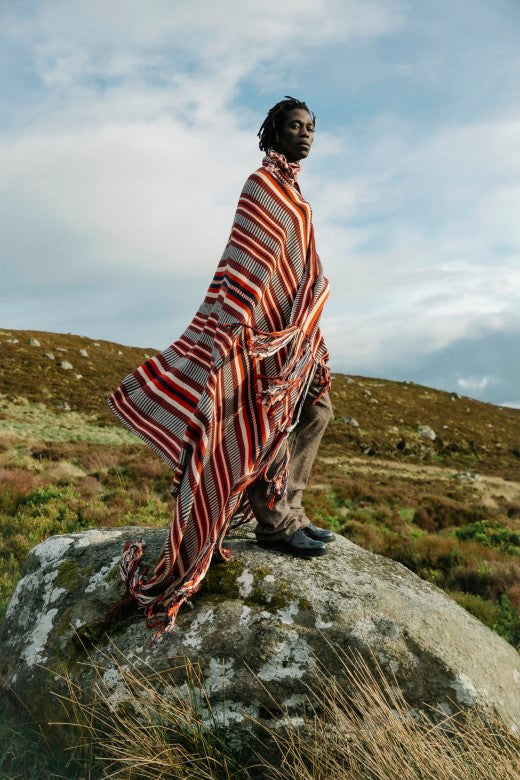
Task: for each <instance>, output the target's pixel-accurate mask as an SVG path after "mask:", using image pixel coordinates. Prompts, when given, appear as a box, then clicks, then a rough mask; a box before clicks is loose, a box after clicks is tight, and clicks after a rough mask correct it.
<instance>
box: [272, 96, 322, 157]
mask: <svg viewBox="0 0 520 780" xmlns="http://www.w3.org/2000/svg"><path fill="white" fill-rule="evenodd" d="M313 141H314V122H313V121H312V117H311V115H310V114H309V112H308V111H306V110H305V109H304V108H292V109H291V110H290V111H288V112H287V114H286V116H285V119H284V123H283V125H282V128H281V130H280V131H279V133H278V147H279V149H280V151H281V152H282V154H284V155H285V156H286V157H287V159H288V160H289V162H297V161H298V160H303V159H304V158H305V157H307V156H308V154H309V152H310V150H311V145H312V142H313Z"/></svg>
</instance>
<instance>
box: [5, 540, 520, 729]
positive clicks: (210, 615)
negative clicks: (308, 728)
mask: <svg viewBox="0 0 520 780" xmlns="http://www.w3.org/2000/svg"><path fill="white" fill-rule="evenodd" d="M128 538H134V539H135V538H143V539H144V540H145V541H146V544H147V556H148V560H149V561H153V559H154V557H155V556H156V554H157V552H158V551H159V549H160V547H161V544H162V541H163V538H164V530H151V529H144V528H124V529H106V530H90V531H86V532H85V533H80V534H70V535H64V536H55V537H51V538H50V539H47V540H46V541H45V542H43V543H42V544H39V545H38V546H37V547H35V548H34V549H33V550H32V551H31V553H30V554H29V556H28V558H27V560H26V563H25V570H24V575H25V576H24V577H23V578H22V579H21V581H20V582H19V584H18V587H17V589H16V592H15V593H14V595H13V598H12V600H11V603H10V605H9V608H8V610H7V614H6V617H5V621H4V623H3V626H2V629H1V633H0V671H1V675H2V679H3V685H4V687H5V689H6V690H7V692H8V693H9V695H10V696H11V699H12V701H13V702H14V704H15V706H16V708H17V709H18V710H20V709H21V706H20V705H21V704H23V706H24V707H25V708H26V711H27V712H28V713H30V715H31V717H32V718H33V719H34V720H36V721H43V722H53V721H61V720H63V711H62V708H61V704H60V702H59V699H58V698H57V697H55V696H53V695H51V692H54V693H58V694H59V693H63V692H64V688H63V681H62V678H61V674H62V672H63V671H64V669H68V670H69V672H70V673H71V674H72V675H73V678H74V681H75V682H76V683H77V684H78V685H79V686H80V688H81V689H82V690H83V692H84V695H85V696H87V697H88V696H89V694H90V691H91V690H92V689H93V670H92V668H91V666H90V665H88V664H84V663H83V662H84V661H85V660H86V659H87V658H88V657H90V658H91V659H92V660H93V661H94V662H95V663H98V664H99V665H100V666H101V667H102V668H103V669H104V670H105V671H104V673H103V674H102V676H101V678H100V681H98V683H99V682H100V684H102V685H104V686H105V688H106V695H107V696H108V698H109V700H110V701H111V702H112V704H113V706H114V707H118V706H119V705H121V703H123V702H124V701H125V698H129V697H130V693H129V691H128V689H127V688H126V687H125V684H124V681H122V680H121V677H120V674H119V672H118V669H120V668H121V667H120V664H121V658H124V659H127V662H128V664H132V665H134V668H137V669H139V668H142V669H148V670H149V671H150V672H154V671H164V670H167V669H168V670H170V671H169V672H168V674H170V675H171V679H172V684H174V685H177V686H183V685H184V684H185V682H186V681H185V679H183V676H182V675H183V672H182V668H181V667H180V666H179V663H178V658H179V656H182V657H187V658H189V659H192V660H195V661H198V662H199V663H200V667H201V671H202V679H203V682H204V688H205V690H206V693H207V695H208V697H209V703H210V704H211V705H212V707H213V718H215V715H216V716H217V718H219V717H221V718H222V719H223V720H225V722H226V723H227V724H228V725H233V732H234V734H235V736H237V735H240V733H241V730H246V731H247V730H248V729H251V728H256V726H255V725H254V720H256V721H257V722H258V723H261V722H264V723H267V724H270V725H275V722H276V718H278V719H280V718H282V716H283V714H284V713H285V716H284V718H282V719H285V721H286V722H289V723H294V724H295V725H297V724H298V723H301V716H302V715H303V712H304V707H305V700H306V684H307V683H308V682H309V681H311V680H312V676H313V671H314V670H315V667H316V664H317V659H319V662H320V664H321V665H322V667H323V668H324V669H325V670H326V673H327V674H329V675H334V676H336V677H341V674H342V672H341V668H340V664H338V658H337V655H336V653H335V651H334V648H335V647H337V648H340V649H341V650H346V651H348V650H349V649H355V650H358V651H359V652H361V653H362V655H363V656H364V657H365V658H366V659H367V660H368V662H369V664H374V663H378V664H380V666H381V667H382V669H383V670H384V671H385V672H386V673H388V675H390V676H392V675H394V676H395V679H396V680H397V683H398V684H399V685H400V687H401V688H402V691H403V693H404V695H405V697H406V699H407V700H408V702H409V703H410V704H411V706H412V707H413V708H414V709H415V710H416V711H421V710H424V709H425V708H426V707H429V706H433V707H435V709H436V711H437V712H438V713H445V714H450V713H453V712H454V711H455V710H458V709H459V708H460V709H462V710H463V711H472V710H478V711H487V712H489V711H494V712H495V713H496V714H497V715H498V716H499V717H500V718H501V720H502V721H503V722H504V723H505V724H506V725H507V727H508V728H509V729H510V730H512V731H516V730H518V729H520V656H519V655H518V654H517V653H516V652H515V650H514V649H513V648H512V647H511V646H510V645H508V644H507V643H506V642H505V641H504V640H502V639H501V638H500V637H499V636H497V635H496V634H494V633H493V632H491V631H490V630H488V629H487V628H486V627H484V626H483V625H482V624H481V623H479V622H478V621H477V620H476V619H475V618H473V617H472V616H471V615H469V614H468V613H467V612H466V611H465V610H463V609H462V608H461V607H459V606H458V605H457V604H456V603H455V602H453V601H451V600H450V599H449V598H448V597H446V596H445V595H444V594H443V593H442V592H441V591H440V590H439V589H437V588H436V587H434V586H432V585H429V584H428V583H426V582H425V581H423V580H421V579H419V578H418V577H417V576H415V575H414V574H413V573H411V572H410V571H408V570H407V569H406V568H405V567H403V566H401V565H400V564H398V563H395V562H393V561H391V560H389V559H386V558H383V557H381V556H378V555H374V554H372V553H370V552H367V551H366V550H363V549H361V548H360V547H357V546H356V545H354V544H352V543H351V542H349V541H347V540H346V539H343V538H338V539H337V541H336V542H335V544H333V545H332V546H331V549H330V552H329V554H328V555H326V556H324V557H322V558H317V559H313V560H298V559H293V558H291V557H289V556H287V555H284V554H282V553H278V552H271V551H267V550H264V549H261V548H260V547H258V546H257V545H256V544H255V543H254V539H253V537H252V535H251V534H250V533H248V532H247V531H244V530H243V529H241V530H240V531H237V532H235V535H234V536H233V537H232V538H230V539H229V544H230V547H231V549H232V551H233V560H232V561H231V562H230V563H229V564H215V565H214V566H212V567H211V569H210V571H209V573H208V575H207V577H206V580H205V581H204V583H203V587H202V588H201V590H200V591H199V593H198V594H197V596H196V597H195V598H194V599H193V603H192V609H190V608H189V607H188V606H186V607H184V608H183V610H182V611H181V613H180V615H179V617H178V620H177V623H176V626H175V629H174V631H173V633H172V634H171V635H169V636H167V637H164V638H163V639H162V640H160V642H159V643H158V644H157V646H156V647H155V648H154V649H151V648H150V639H151V632H150V631H149V630H147V629H146V628H145V626H144V623H143V618H142V614H141V613H139V612H138V611H137V610H136V609H135V607H134V606H133V605H130V606H126V607H123V608H121V609H120V610H119V611H118V612H116V614H115V615H112V616H109V615H108V614H107V612H108V609H109V607H110V606H111V605H113V604H114V603H115V602H117V601H118V600H119V599H120V598H121V597H122V590H121V587H122V586H121V583H120V581H119V575H118V570H117V563H118V560H119V557H120V552H121V543H122V541H123V540H125V539H128ZM112 658H115V659H117V661H114V663H113V664H112V662H111V659H112ZM340 682H341V680H340ZM273 702H278V703H279V705H280V708H279V709H278V712H276V711H275V710H276V707H274V705H273ZM201 706H205V705H204V704H203V705H201ZM429 714H430V716H431V711H429ZM248 716H253V720H251V719H250V718H248ZM57 738H58V739H62V740H63V742H66V740H67V736H66V732H65V730H63V731H61V732H60V731H59V730H58V732H57Z"/></svg>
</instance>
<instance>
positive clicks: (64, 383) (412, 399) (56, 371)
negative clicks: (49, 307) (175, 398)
mask: <svg viewBox="0 0 520 780" xmlns="http://www.w3.org/2000/svg"><path fill="white" fill-rule="evenodd" d="M157 351H158V350H157V349H154V348H152V347H147V348H141V347H127V346H123V345H121V344H118V343H117V342H112V341H105V340H102V339H98V340H96V339H91V338H88V337H86V336H78V335H74V334H71V333H67V334H59V333H50V332H46V331H34V330H13V329H0V365H1V367H2V372H1V379H0V393H1V394H2V395H3V396H4V398H6V399H7V400H11V401H12V400H13V399H15V398H20V397H21V398H25V399H27V400H28V401H30V402H32V403H44V404H45V405H46V406H47V407H48V408H49V409H51V410H53V411H56V412H63V414H66V413H67V412H68V411H76V412H82V413H87V414H89V415H91V416H92V417H93V418H94V419H95V420H96V422H97V424H98V425H101V426H106V425H107V424H108V425H111V426H112V425H114V426H119V423H118V422H117V420H116V419H115V418H114V416H113V415H112V413H111V412H110V410H109V409H108V407H107V406H106V398H107V397H108V396H109V395H110V393H111V392H112V390H113V389H114V388H115V387H116V386H117V385H118V384H119V383H120V381H121V380H122V379H123V377H125V376H126V375H127V374H128V373H129V372H130V371H132V370H133V369H134V368H136V367H137V366H138V365H140V364H141V363H142V362H143V361H144V360H145V359H146V358H147V357H151V356H152V355H153V354H155V353H156V352H157ZM332 400H333V403H334V409H335V418H334V420H333V421H332V422H331V424H330V426H329V429H328V431H327V435H326V441H327V451H328V452H330V453H332V454H334V453H337V454H343V455H344V454H348V453H351V454H352V455H360V456H363V457H369V458H376V457H377V458H385V459H391V460H397V461H408V462H411V463H418V462H419V463H420V462H432V463H434V464H438V465H439V466H445V467H452V468H456V469H471V470H474V471H478V472H479V473H482V474H488V475H496V476H501V477H504V478H506V479H513V480H518V479H520V410H519V409H511V408H508V407H499V406H495V405H493V404H490V403H483V402H481V401H476V400H474V399H471V398H468V397H466V396H459V395H457V394H455V393H448V392H445V391H442V390H435V389H432V388H429V387H425V386H422V385H417V384H414V383H412V382H395V381H390V380H385V379H375V378H365V377H360V376H344V375H342V374H336V375H334V376H333V389H332Z"/></svg>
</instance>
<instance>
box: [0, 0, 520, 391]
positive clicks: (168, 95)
mask: <svg viewBox="0 0 520 780" xmlns="http://www.w3.org/2000/svg"><path fill="white" fill-rule="evenodd" d="M446 7H447V6H446ZM129 8H130V10H129ZM425 18H427V16H426V17H421V16H420V14H419V17H418V16H417V13H416V10H414V9H413V8H412V6H410V4H409V3H407V2H399V1H398V0H396V1H395V2H394V1H393V0H380V1H376V0H373V1H372V2H371V1H370V0H365V1H364V2H361V1H360V0H344V1H343V2H342V1H341V0H301V2H299V3H297V4H296V3H294V4H293V3H280V2H278V0H265V2H263V3H260V2H257V0H246V1H245V2H243V3H241V4H240V6H238V7H237V5H236V3H234V2H232V0H225V2H219V3H213V2H209V0H208V1H207V2H202V0H199V1H198V2H175V3H172V2H170V1H169V0H155V2H154V3H153V4H150V3H149V2H146V1H145V0H134V2H132V4H131V7H130V6H129V5H128V3H126V2H122V0H121V1H120V0H108V2H106V1H105V2H103V3H101V2H99V0H90V2H87V0H78V2H75V3H70V2H66V1H65V0H62V1H61V2H55V1H54V2H50V1H49V2H45V1H42V2H39V3H35V4H32V5H25V6H24V5H23V4H19V3H16V2H7V3H3V4H2V5H1V7H0V26H1V28H2V30H3V33H4V36H8V38H9V40H10V42H11V43H12V44H13V47H14V48H16V47H19V48H18V49H16V51H18V55H17V56H18V57H19V58H20V59H19V60H18V61H17V62H18V63H23V65H24V68H31V67H32V69H33V70H32V72H31V74H30V76H31V78H30V79H29V81H30V85H29V86H28V88H27V94H26V95H24V94H23V92H22V93H20V94H18V93H16V94H14V93H13V96H12V101H13V104H15V103H16V105H17V112H16V114H13V119H12V121H11V123H10V124H9V125H7V123H6V126H5V128H4V131H3V133H2V135H0V168H1V169H2V181H1V182H0V199H1V202H2V207H3V211H4V215H5V218H4V220H3V225H2V226H0V231H1V235H0V240H1V241H2V246H3V256H4V266H3V268H2V277H3V289H4V293H3V294H4V299H5V296H6V294H7V293H9V294H11V295H13V296H17V297H16V298H14V299H13V300H12V301H11V302H10V304H9V309H8V313H9V317H12V319H10V323H9V324H11V326H12V327H30V326H31V321H30V319H31V316H32V318H33V319H32V322H38V327H43V326H42V325H41V323H45V322H48V329H53V327H57V325H56V323H59V324H60V327H62V329H65V330H69V329H74V330H76V331H80V330H81V329H83V330H85V328H86V325H85V323H88V322H89V318H88V317H87V316H86V315H85V314H83V307H84V310H85V311H87V312H88V310H89V306H88V303H87V301H88V300H89V298H88V296H89V295H90V296H91V298H90V300H91V306H90V312H89V314H93V313H96V312H97V311H99V312H100V314H99V315H97V314H95V316H93V317H92V316H91V321H93V322H95V323H96V327H102V328H103V329H105V330H104V331H103V332H100V331H99V330H98V331H97V332H96V334H95V335H97V336H99V337H102V336H105V337H107V338H120V340H121V341H124V342H125V343H140V342H141V340H142V339H144V335H143V334H144V333H145V334H146V339H145V340H146V342H147V343H148V344H151V343H152V344H153V343H155V344H157V346H161V344H164V343H166V342H167V341H168V340H169V339H170V338H171V334H172V330H171V327H172V310H175V325H176V327H177V324H179V325H180V323H181V322H182V321H187V320H188V319H189V317H190V316H191V314H192V311H193V308H194V307H195V306H196V305H198V303H199V302H200V299H201V298H202V296H203V294H204V291H205V287H206V285H207V283H208V281H209V278H210V276H211V274H212V273H213V270H214V267H215V265H216V263H217V262H218V259H219V257H220V254H221V252H222V250H223V248H224V245H225V242H226V240H227V235H228V231H229V227H230V225H231V220H232V216H233V209H234V206H235V203H236V200H237V196H238V193H239V190H240V187H241V185H242V183H243V180H244V179H245V177H246V176H247V174H248V173H249V172H250V170H251V169H252V168H253V167H254V166H255V164H257V161H258V150H257V145H256V138H255V133H256V128H257V126H258V124H259V115H258V109H257V106H258V101H259V96H262V95H265V101H264V102H265V103H266V104H267V105H269V103H270V102H271V99H272V95H273V94H274V95H276V96H279V95H280V94H284V93H285V91H286V89H287V90H288V89H289V87H287V88H286V87H285V84H286V83H287V84H290V85H294V84H295V83H296V84H300V85H303V86H305V84H306V83H307V81H309V80H310V79H311V77H312V76H313V75H314V70H313V69H314V68H315V67H316V62H318V60H319V57H321V58H322V60H320V62H321V63H322V64H321V66H320V67H322V68H323V70H322V71H320V72H319V73H318V76H317V77H316V78H317V79H318V82H319V87H320V88H319V90H318V91H317V92H315V94H316V96H317V97H320V96H322V93H323V95H325V97H321V99H322V102H323V104H324V105H328V103H327V100H328V101H329V103H330V104H331V105H333V107H334V109H335V111H336V114H334V115H332V114H330V115H329V116H328V117H325V120H324V122H323V127H322V124H321V119H320V117H319V123H320V124H319V125H318V127H319V133H318V135H317V139H316V144H315V147H314V149H313V153H312V155H311V157H310V158H309V160H308V161H306V163H305V166H304V171H303V173H302V178H301V182H302V186H303V189H304V194H306V195H308V197H309V199H310V201H311V203H312V204H313V207H314V209H315V222H316V229H317V241H318V250H319V252H320V255H321V256H322V259H323V262H324V265H325V268H326V272H327V273H328V275H329V277H330V279H331V282H332V285H333V290H332V296H331V299H330V301H329V304H328V306H327V309H326V317H325V320H324V330H325V333H326V336H327V340H328V343H329V346H330V349H331V353H332V356H333V359H334V365H335V367H336V368H341V369H343V370H347V371H348V370H351V366H352V365H355V366H356V367H357V370H366V371H367V372H369V371H372V370H374V368H375V367H376V368H377V370H380V371H381V372H382V371H383V370H390V369H391V367H392V366H403V365H409V366H412V367H413V365H414V362H415V361H416V360H417V358H418V357H419V356H424V355H425V354H429V355H435V354H436V353H438V352H439V350H443V349H445V348H447V347H449V345H451V344H456V343H458V342H459V341H461V340H464V339H468V338H470V337H473V336H478V334H481V335H485V334H488V333H493V332H498V331H501V330H503V331H507V332H515V331H517V330H518V331H520V321H519V319H520V318H519V315H518V314H517V312H518V311H520V306H519V304H520V271H519V270H518V269H519V267H520V266H519V263H518V260H519V254H520V227H519V223H518V219H517V215H518V213H520V184H519V179H520V177H519V174H520V145H519V144H518V140H517V139H518V138H519V137H520V133H519V131H520V114H519V113H518V107H517V106H516V105H515V103H514V101H510V103H509V105H508V111H507V113H506V114H505V113H497V115H496V116H491V117H490V116H489V114H485V115H484V114H483V115H480V114H478V113H476V114H475V115H473V116H471V117H467V118H465V119H464V120H461V118H460V117H457V116H455V115H452V116H449V117H447V118H445V119H444V120H443V121H441V120H439V122H437V124H435V125H434V126H432V127H431V128H429V127H428V126H427V125H421V124H420V123H418V121H417V118H416V116H415V114H414V111H413V109H414V105H413V100H414V99H415V100H417V96H416V95H415V97H414V98H412V97H410V95H411V94H412V93H411V92H410V91H408V92H405V93H403V96H401V95H400V94H399V93H398V92H396V93H395V98H394V107H393V110H392V107H389V104H388V103H386V104H385V108H384V109H383V108H379V107H378V101H381V102H383V98H382V97H381V91H382V85H384V86H385V88H386V86H387V85H386V84H385V83H384V82H383V81H382V80H381V79H383V76H384V71H385V68H387V67H388V66H387V61H385V59H384V57H383V54H382V49H381V48H380V44H381V42H382V41H385V40H386V39H387V38H388V36H393V37H390V38H388V40H390V41H391V44H392V47H394V49H395V47H396V46H398V44H399V45H400V44H401V43H402V42H403V41H406V40H407V39H406V35H408V36H413V35H416V36H417V37H416V38H415V39H414V40H413V45H417V44H418V43H420V44H421V46H423V45H424V46H426V44H427V43H428V39H427V33H426V30H427V29H428V27H427V25H425V26H424V28H423V29H422V30H421V33H420V35H419V34H418V32H417V30H418V29H419V28H420V26H421V24H422V23H424V20H425ZM454 18H455V17H454ZM457 18H458V17H457ZM421 20H422V21H421ZM452 23H453V19H452V18H451V17H449V16H447V17H446V18H445V19H443V18H442V15H441V16H440V17H439V21H438V25H439V26H437V27H436V28H435V30H434V31H433V33H432V36H433V37H432V39H431V40H434V41H435V46H438V42H439V41H440V40H441V39H442V35H441V32H442V25H443V24H444V25H447V26H448V27H449V30H450V34H452V33H453V29H452V26H451V27H450V25H452ZM448 27H447V28H448ZM447 28H446V29H447ZM468 34H469V33H468ZM398 35H400V36H402V37H401V38H399V39H397V36H398ZM403 36H405V37H403ZM421 36H422V37H421ZM480 42H481V49H482V52H485V51H488V50H487V49H486V48H485V43H486V41H485V39H482V40H481V41H480ZM482 42H483V43H482ZM475 45H477V44H476V43H475ZM378 46H379V48H377V47H378ZM370 47H372V48H370ZM392 47H391V48H392ZM332 50H334V57H335V58H336V59H335V60H333V58H332V55H330V57H329V52H330V51H332ZM492 50H493V51H495V49H494V48H493V49H492ZM421 51H422V50H421ZM489 51H491V50H489ZM425 52H426V53H425V54H424V55H422V58H421V57H419V61H418V62H417V63H415V62H414V60H413V56H412V55H413V46H412V55H410V53H408V54H407V53H406V51H404V50H403V51H402V52H399V57H397V58H396V59H395V60H392V59H390V63H391V67H393V68H394V69H395V74H397V77H398V79H399V85H400V86H402V87H403V89H404V90H412V89H413V88H415V89H417V90H418V93H421V90H425V92H426V91H427V90H429V89H432V90H433V89H435V90H439V92H442V89H443V88H446V89H448V86H449V85H447V84H443V82H442V79H446V78H447V74H448V73H449V68H450V67H452V66H453V60H451V59H450V58H449V57H448V58H447V59H446V58H445V57H444V58H443V51H441V50H440V49H438V50H437V49H436V50H435V52H434V53H433V54H432V52H431V51H430V53H429V54H428V52H427V50H426V49H425ZM509 55H510V56H509ZM509 55H508V51H507V50H505V51H504V53H503V57H504V58H508V59H507V62H510V63H511V65H510V67H511V68H512V69H513V70H514V69H515V68H517V65H515V58H514V56H513V52H512V51H509ZM13 56H14V55H13ZM353 62H354V63H358V65H357V68H358V70H359V72H358V71H357V70H356V67H353V68H351V67H349V68H348V73H347V72H346V68H347V67H348V66H349V65H350V64H352V63H353ZM457 62H458V61H457ZM490 62H491V60H490ZM365 63H367V64H368V67H366V68H365V67H364V64H365ZM491 64H492V63H491ZM495 64H496V67H497V68H498V71H497V72H499V73H500V78H501V79H503V78H505V69H506V65H505V63H504V61H502V60H501V61H500V63H495ZM11 65H12V63H11ZM415 65H417V67H415ZM441 65H442V68H441ZM490 67H491V65H490ZM7 70H8V68H6V69H5V71H6V72H7ZM11 70H13V68H11ZM14 70H16V68H14ZM22 70H23V69H22ZM493 72H494V71H493ZM343 73H344V78H345V81H348V85H349V86H348V90H347V92H346V93H340V94H333V93H332V92H331V94H330V98H327V97H326V96H327V90H328V88H329V77H330V76H334V75H335V78H336V81H335V82H334V83H335V84H338V83H340V81H341V79H342V78H343ZM468 73H469V71H468ZM337 74H339V76H338V75H337ZM298 78H299V80H298ZM457 78H460V81H461V83H462V82H463V78H462V76H460V74H459V75H458V76H457ZM320 79H321V81H320ZM378 79H379V81H378ZM439 79H440V80H439ZM244 84H247V85H249V87H250V91H251V90H252V91H253V92H254V94H255V99H256V102H255V104H254V106H253V105H252V104H251V103H250V102H248V101H247V100H244V99H243V95H242V94H241V90H242V89H243V87H244ZM251 85H253V86H251ZM403 85H404V86H403ZM356 88H357V89H358V90H359V91H362V92H366V94H367V96H370V95H371V94H372V93H371V89H372V88H373V89H374V90H375V92H374V94H375V96H376V97H375V98H373V97H372V99H373V100H375V107H372V108H370V107H367V105H368V104H367V105H364V104H363V103H362V102H361V103H360V105H361V109H362V110H364V111H365V112H366V117H364V116H363V119H362V120H359V121H356V122H354V121H353V122H351V123H350V124H349V121H348V119H347V120H345V116H347V117H348V110H349V107H348V105H347V106H346V107H345V106H344V105H342V101H344V100H345V94H348V96H350V97H352V100H353V101H354V99H357V100H358V103H359V100H360V98H359V95H356V94H355V92H356ZM477 88H478V85H477V86H476V87H475V89H477ZM468 89H469V88H468ZM378 90H379V91H380V92H379V93H378ZM477 91H478V89H477ZM297 94H299V93H297ZM248 97H250V95H248ZM464 97H466V93H465V95H464ZM421 98H422V94H421ZM406 101H409V105H407V104H406ZM262 104H263V103H262ZM369 108H370V110H369ZM484 108H486V110H487V111H488V112H489V107H484V106H483V110H484ZM262 110H263V109H262ZM121 275H124V277H125V284H126V286H125V287H124V290H122V291H121V290H120V291H119V293H118V294H115V293H114V295H113V296H112V298H113V300H114V304H113V306H112V309H110V304H109V301H110V296H109V297H108V299H107V297H106V296H105V294H104V293H103V279H105V280H106V282H105V284H106V285H107V286H108V287H110V286H111V285H115V284H117V281H116V280H117V279H118V278H121ZM158 280H159V281H158ZM132 285H133V287H132ZM159 286H160V287H161V289H168V287H170V288H171V293H170V298H171V305H170V304H167V303H166V302H163V304H162V306H159V305H158V306H156V307H153V311H150V313H149V317H148V322H147V325H146V329H145V330H143V328H144V326H143V321H142V320H141V321H139V322H137V321H136V318H135V316H133V315H132V314H131V311H132V307H131V305H130V304H129V305H128V307H126V305H125V296H126V295H127V296H128V299H129V300H132V297H133V296H134V297H135V298H138V297H139V296H141V295H143V296H144V298H145V300H150V301H152V300H153V299H154V298H156V296H157V290H158V288H159ZM144 287H146V290H147V292H145V290H144ZM27 288H29V289H30V290H31V294H32V293H33V292H34V295H35V296H36V297H35V298H30V305H27V301H28V300H29V297H28V294H26V295H25V296H24V292H23V291H24V289H25V290H26V291H27ZM89 290H91V291H92V292H89ZM60 291H66V292H63V295H65V294H66V297H67V300H66V301H64V303H63V306H62V307H61V311H60V305H59V295H60ZM197 291H198V292H197ZM38 294H39V296H40V300H41V303H40V304H38V297H37V296H38ZM0 295H2V292H1V291H0ZM179 295H180V298H181V300H178V298H179ZM75 296H76V300H77V301H81V306H79V308H82V313H81V314H80V313H79V311H78V312H76V307H75V305H74V299H75ZM148 296H149V297H148ZM24 297H25V300H23V299H24ZM49 301H51V303H50V304H49ZM107 301H108V303H107ZM110 311H112V312H113V318H112V320H111V319H110V316H111V315H110ZM69 317H70V320H71V325H70V328H67V327H63V326H62V325H61V323H65V322H66V320H67V318H69ZM17 318H18V319H17ZM125 318H126V319H125ZM74 322H77V325H75V324H74ZM101 323H102V325H101ZM85 333H86V335H91V334H90V333H88V332H87V330H85ZM154 333H155V334H157V335H156V336H154ZM120 334H124V336H125V337H124V338H122V337H121V335H120ZM481 375H482V376H486V375H487V374H486V372H485V371H482V374H481ZM471 376H473V374H468V377H470V378H471ZM474 376H480V374H478V372H477V373H475V374H474ZM454 381H455V380H454ZM467 381H469V379H468V380H467ZM486 388H489V384H488V385H487V386H485V387H484V386H482V387H481V388H480V390H482V391H485V390H486ZM477 389H479V388H477ZM504 397H505V396H504ZM511 397H513V394H511Z"/></svg>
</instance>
